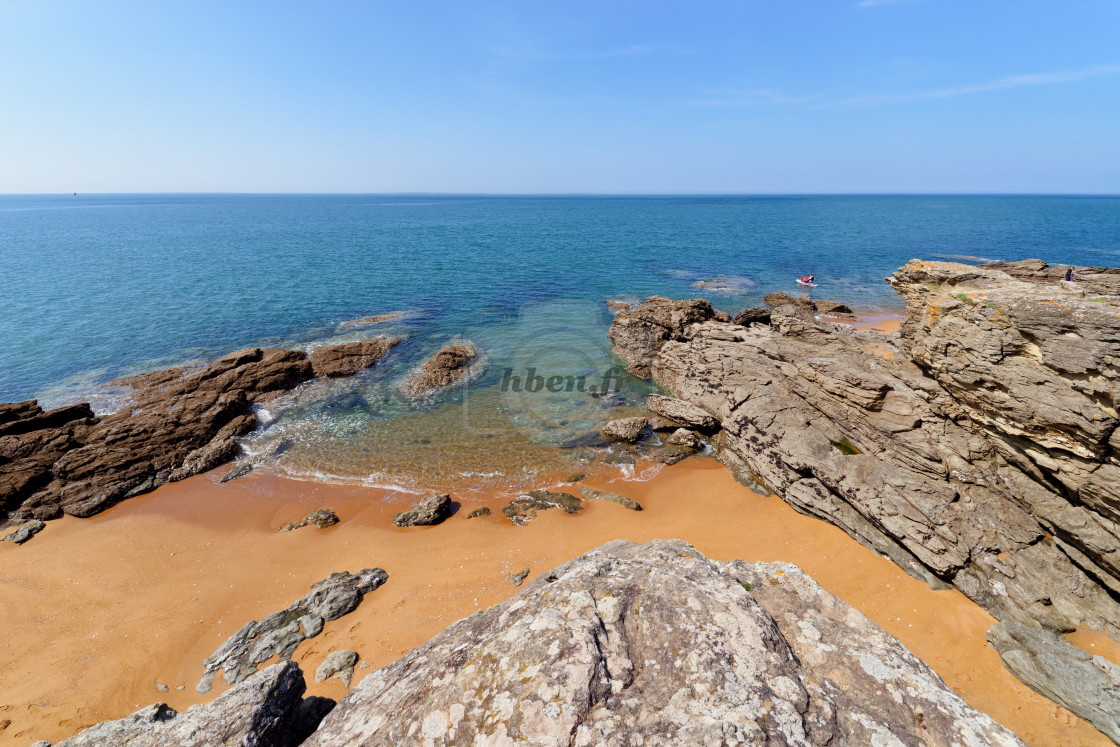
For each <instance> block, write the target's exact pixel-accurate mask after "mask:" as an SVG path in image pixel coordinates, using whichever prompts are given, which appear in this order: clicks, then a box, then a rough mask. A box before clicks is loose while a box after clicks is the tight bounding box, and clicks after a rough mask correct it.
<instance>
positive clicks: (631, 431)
mask: <svg viewBox="0 0 1120 747" xmlns="http://www.w3.org/2000/svg"><path fill="white" fill-rule="evenodd" d="M648 424H649V421H648V420H646V419H645V418H643V417H633V418H619V419H618V420H612V421H610V422H609V423H607V425H606V427H605V428H603V437H604V438H611V439H614V440H616V441H625V442H627V443H631V444H632V443H635V442H636V441H637V440H638V439H639V438H641V436H642V431H643V430H645V427H646V426H647V425H648Z"/></svg>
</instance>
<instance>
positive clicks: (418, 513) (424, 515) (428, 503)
mask: <svg viewBox="0 0 1120 747" xmlns="http://www.w3.org/2000/svg"><path fill="white" fill-rule="evenodd" d="M450 515H451V496H450V495H448V494H447V493H444V494H443V495H439V494H436V493H432V494H431V495H427V496H424V497H423V498H421V499H420V502H419V503H417V504H416V505H415V506H413V507H412V508H410V509H409V510H408V511H405V512H404V513H400V514H397V516H396V518H395V519H393V523H394V524H396V525H397V526H399V527H421V526H432V525H433V524H441V523H443V521H444V520H445V519H447V517H448V516H450Z"/></svg>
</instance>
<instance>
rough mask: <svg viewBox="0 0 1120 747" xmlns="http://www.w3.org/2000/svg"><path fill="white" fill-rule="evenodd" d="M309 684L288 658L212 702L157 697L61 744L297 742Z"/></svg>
mask: <svg viewBox="0 0 1120 747" xmlns="http://www.w3.org/2000/svg"><path fill="white" fill-rule="evenodd" d="M305 690H306V685H305V683H304V681H303V673H302V672H301V671H300V668H299V665H298V664H296V663H295V662H292V661H286V662H282V663H280V664H275V665H273V666H271V667H269V668H268V669H265V670H263V671H262V672H260V673H259V674H257V675H256V676H254V677H251V678H249V679H248V680H246V681H244V682H242V683H240V684H239V685H237V686H235V687H233V688H231V689H230V690H228V691H226V692H224V693H222V694H221V695H219V696H218V697H217V698H215V699H214V701H213V702H212V703H207V704H205V705H195V706H191V707H190V708H188V709H187V710H186V711H184V712H183V713H177V712H176V711H175V709H174V708H171V707H170V706H168V705H167V704H166V703H156V704H154V705H150V706H148V707H147V708H144V709H142V710H139V711H137V712H136V713H134V714H132V715H131V716H126V717H125V718H122V719H119V720H117V721H105V722H102V723H100V724H96V725H95V726H91V727H90V728H88V729H86V730H85V731H82V732H80V733H78V734H76V735H75V736H73V737H70V738H69V739H64V740H63V741H61V742H59V743H58V744H57V745H56V747H170V746H171V745H183V746H186V745H230V746H231V747H294V746H295V745H297V744H299V741H298V740H301V739H302V737H303V736H305V735H306V731H304V733H303V734H301V733H300V730H299V728H298V714H299V713H300V710H301V706H303V703H304V701H303V698H302V696H303V693H304V691H305ZM309 700H310V699H309ZM322 715H323V714H320V718H321V716H322Z"/></svg>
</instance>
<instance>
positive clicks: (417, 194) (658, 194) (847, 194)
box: [0, 191, 1120, 197]
mask: <svg viewBox="0 0 1120 747" xmlns="http://www.w3.org/2000/svg"><path fill="white" fill-rule="evenodd" d="M161 195H176V196H183V195H192V196H245V197H273V196H290V197H315V196H322V197H330V196H336V197H1120V192H1003V191H991V192H940V191H930V192H921V191H915V192H862V191H860V192H855V191H853V192H439V191H431V192H426V191H409V192H327V191H324V192H299V191H283V192H230V191H205V192H193V191H188V192H0V197H91V196H93V197H124V196H161Z"/></svg>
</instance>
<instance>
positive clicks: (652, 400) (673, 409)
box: [646, 394, 719, 433]
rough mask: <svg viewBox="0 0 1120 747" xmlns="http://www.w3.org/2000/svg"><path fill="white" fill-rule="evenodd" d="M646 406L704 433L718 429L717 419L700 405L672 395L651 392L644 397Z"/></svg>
mask: <svg viewBox="0 0 1120 747" xmlns="http://www.w3.org/2000/svg"><path fill="white" fill-rule="evenodd" d="M646 407H648V408H649V409H650V410H651V411H652V412H655V413H657V414H658V415H661V416H662V417H666V418H669V419H670V420H675V421H677V422H678V423H683V424H684V425H687V426H691V427H692V428H696V429H697V430H700V431H703V432H705V433H711V432H714V431H717V430H719V420H717V419H716V418H715V417H713V416H712V414H711V413H709V412H708V411H707V410H705V409H704V408H702V407H697V406H696V405H694V404H692V403H691V402H686V401H684V400H681V399H674V398H673V397H665V396H662V395H660V394H651V395H649V397H647V398H646Z"/></svg>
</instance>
